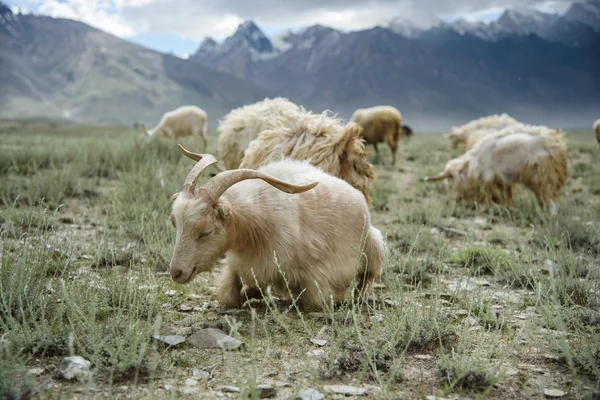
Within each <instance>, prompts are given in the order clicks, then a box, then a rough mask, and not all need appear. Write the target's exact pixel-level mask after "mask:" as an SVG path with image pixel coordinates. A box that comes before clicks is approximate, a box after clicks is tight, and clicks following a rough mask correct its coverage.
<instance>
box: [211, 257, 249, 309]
mask: <svg viewBox="0 0 600 400" xmlns="http://www.w3.org/2000/svg"><path fill="white" fill-rule="evenodd" d="M217 300H218V301H219V303H221V304H222V305H223V306H225V307H228V308H238V307H241V306H242V304H244V301H245V300H246V299H245V297H242V281H241V280H240V276H239V275H238V274H237V273H236V272H235V271H234V270H233V269H231V267H229V266H225V268H224V269H223V271H222V272H221V275H219V277H218V279H217Z"/></svg>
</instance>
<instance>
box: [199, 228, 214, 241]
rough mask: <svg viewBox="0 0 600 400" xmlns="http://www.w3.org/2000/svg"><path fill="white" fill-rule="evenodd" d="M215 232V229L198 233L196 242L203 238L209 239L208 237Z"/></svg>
mask: <svg viewBox="0 0 600 400" xmlns="http://www.w3.org/2000/svg"><path fill="white" fill-rule="evenodd" d="M213 231H214V228H213V229H211V230H209V231H204V232H198V233H197V234H196V240H200V239H202V238H203V237H207V236H208V235H210V234H211V233H213Z"/></svg>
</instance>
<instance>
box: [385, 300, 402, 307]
mask: <svg viewBox="0 0 600 400" xmlns="http://www.w3.org/2000/svg"><path fill="white" fill-rule="evenodd" d="M383 303H384V304H385V305H386V306H390V307H399V306H400V305H401V303H400V302H399V301H398V300H391V299H385V300H384V301H383Z"/></svg>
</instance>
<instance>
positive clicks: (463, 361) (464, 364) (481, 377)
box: [437, 349, 502, 392]
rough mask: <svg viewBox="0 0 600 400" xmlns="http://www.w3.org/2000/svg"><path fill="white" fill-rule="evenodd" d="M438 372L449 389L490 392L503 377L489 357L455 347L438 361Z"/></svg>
mask: <svg viewBox="0 0 600 400" xmlns="http://www.w3.org/2000/svg"><path fill="white" fill-rule="evenodd" d="M437 367H438V372H439V374H440V376H441V377H442V380H443V381H444V382H445V383H446V385H448V388H449V389H455V388H460V389H464V390H467V391H476V392H488V391H490V390H491V389H492V386H493V385H495V384H496V383H498V382H499V381H500V380H501V379H502V378H501V376H500V375H499V374H498V373H497V367H496V366H495V365H494V363H493V362H491V360H489V359H488V358H487V357H483V356H481V355H477V354H472V355H469V354H465V353H464V352H457V351H455V350H454V349H453V350H452V351H451V352H450V353H449V354H446V355H444V356H442V357H441V358H440V359H439V360H438V362H437Z"/></svg>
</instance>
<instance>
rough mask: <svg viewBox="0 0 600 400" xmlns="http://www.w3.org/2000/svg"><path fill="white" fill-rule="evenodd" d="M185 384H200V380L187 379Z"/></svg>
mask: <svg viewBox="0 0 600 400" xmlns="http://www.w3.org/2000/svg"><path fill="white" fill-rule="evenodd" d="M184 385H185V386H196V385H198V381H197V380H195V379H186V381H185V383H184Z"/></svg>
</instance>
